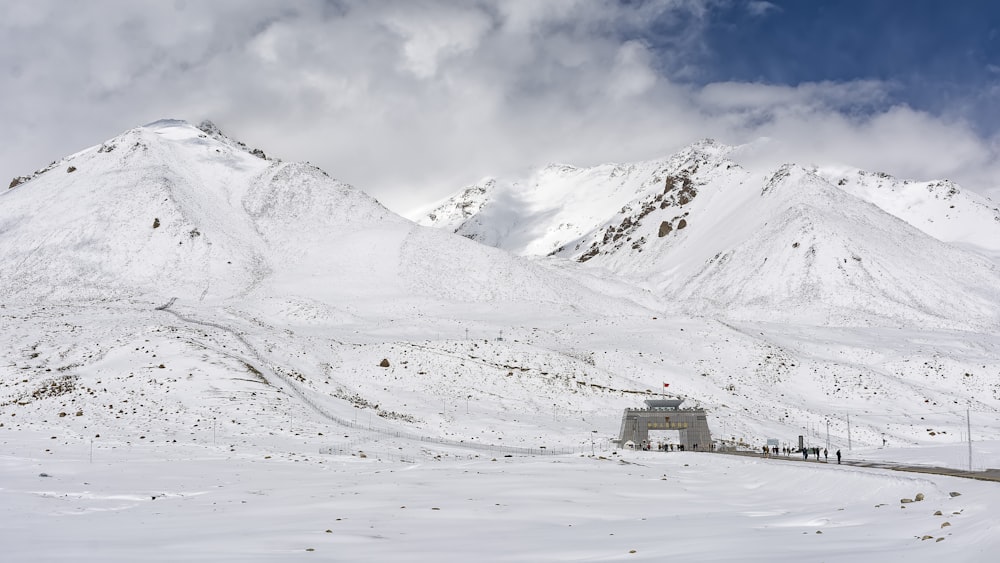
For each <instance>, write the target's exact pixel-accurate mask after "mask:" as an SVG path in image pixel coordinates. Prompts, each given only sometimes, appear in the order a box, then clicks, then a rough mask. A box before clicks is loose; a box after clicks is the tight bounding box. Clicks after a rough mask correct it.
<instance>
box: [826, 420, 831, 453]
mask: <svg viewBox="0 0 1000 563" xmlns="http://www.w3.org/2000/svg"><path fill="white" fill-rule="evenodd" d="M826 449H827V451H829V450H830V419H829V418H828V419H826Z"/></svg>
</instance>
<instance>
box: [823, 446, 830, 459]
mask: <svg viewBox="0 0 1000 563" xmlns="http://www.w3.org/2000/svg"><path fill="white" fill-rule="evenodd" d="M823 461H825V462H829V461H830V451H829V450H827V449H826V448H823Z"/></svg>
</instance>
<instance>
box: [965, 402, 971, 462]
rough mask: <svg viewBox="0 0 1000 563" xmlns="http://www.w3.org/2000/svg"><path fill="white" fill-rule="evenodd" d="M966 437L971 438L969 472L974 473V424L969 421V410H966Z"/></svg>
mask: <svg viewBox="0 0 1000 563" xmlns="http://www.w3.org/2000/svg"><path fill="white" fill-rule="evenodd" d="M965 435H966V436H968V437H969V471H972V422H971V421H970V420H969V409H965Z"/></svg>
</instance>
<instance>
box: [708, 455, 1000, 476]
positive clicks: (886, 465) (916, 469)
mask: <svg viewBox="0 0 1000 563" xmlns="http://www.w3.org/2000/svg"><path fill="white" fill-rule="evenodd" d="M715 453H723V454H729V455H738V456H744V457H758V458H759V457H760V454H759V453H757V452H715ZM768 459H776V460H780V461H795V462H799V463H832V464H836V463H837V462H836V458H835V459H834V461H829V462H825V461H816V460H815V459H813V458H812V457H810V458H809V460H808V461H807V460H804V459H802V454H792V455H790V456H787V457H786V456H784V455H777V456H771V457H769V458H768ZM841 463H842V464H843V465H850V466H853V467H875V468H878V469H891V470H893V471H906V472H909V473H930V474H933V475H949V476H951V477H962V478H964V479H978V480H980V481H994V482H1000V469H987V470H985V471H963V470H961V469H953V468H950V467H933V466H929V465H906V464H902V463H893V462H889V461H871V460H863V459H862V460H855V459H844V460H843V461H842V462H841Z"/></svg>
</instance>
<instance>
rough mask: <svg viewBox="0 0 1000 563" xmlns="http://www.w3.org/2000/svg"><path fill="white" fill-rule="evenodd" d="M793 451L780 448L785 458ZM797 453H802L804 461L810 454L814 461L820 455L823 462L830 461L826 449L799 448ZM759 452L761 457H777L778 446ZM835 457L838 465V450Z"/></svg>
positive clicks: (763, 448)
mask: <svg viewBox="0 0 1000 563" xmlns="http://www.w3.org/2000/svg"><path fill="white" fill-rule="evenodd" d="M794 451H795V450H793V449H792V448H789V447H782V448H781V453H782V454H784V455H785V457H788V456H790V455H792V453H794ZM799 451H800V452H802V459H805V460H808V459H809V455H810V454H812V456H813V458H814V459H815V460H816V461H819V456H820V455H821V454H822V456H823V461H826V462H829V461H830V452H829V450H827V449H826V448H822V449H820V448H801V449H800V450H799ZM761 452H763V457H770V456H772V455H774V456H776V455H778V446H761ZM835 455H836V456H837V465H840V459H841V456H840V450H837V452H836V454H835Z"/></svg>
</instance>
